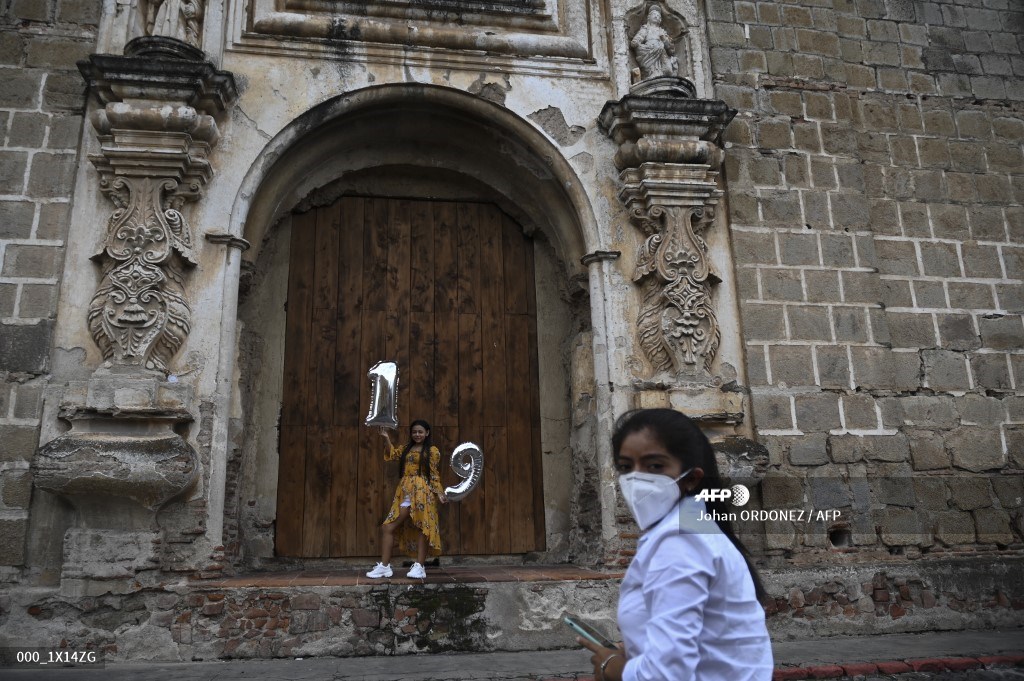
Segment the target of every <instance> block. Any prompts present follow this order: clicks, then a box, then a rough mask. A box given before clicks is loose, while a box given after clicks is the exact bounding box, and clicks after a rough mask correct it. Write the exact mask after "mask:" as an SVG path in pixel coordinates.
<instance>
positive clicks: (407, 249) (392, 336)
mask: <svg viewBox="0 0 1024 681" xmlns="http://www.w3.org/2000/svg"><path fill="white" fill-rule="evenodd" d="M388 222H389V229H388V235H389V236H388V242H387V244H388V256H387V257H388V284H387V301H388V316H387V319H388V329H387V335H386V343H385V348H384V356H383V357H382V359H385V358H386V359H387V360H388V361H392V362H395V363H396V364H397V365H398V376H399V379H398V390H399V395H398V397H399V399H398V400H397V407H398V413H397V415H398V422H399V424H401V427H400V430H407V428H408V426H409V424H410V423H411V422H412V420H413V419H417V418H422V417H421V416H419V415H418V414H413V413H411V410H410V408H409V399H408V398H407V397H406V396H407V395H409V389H410V387H412V385H411V383H410V381H411V379H412V373H411V372H410V371H409V362H410V357H409V325H410V319H409V297H410V290H409V287H410V284H411V279H410V276H411V268H410V263H409V259H410V253H411V235H410V228H411V217H410V205H409V201H404V200H397V201H389V202H388Z"/></svg>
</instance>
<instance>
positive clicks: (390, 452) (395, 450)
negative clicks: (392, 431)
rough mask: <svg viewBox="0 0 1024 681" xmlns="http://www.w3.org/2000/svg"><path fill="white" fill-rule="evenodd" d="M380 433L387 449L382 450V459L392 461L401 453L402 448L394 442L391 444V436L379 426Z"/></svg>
mask: <svg viewBox="0 0 1024 681" xmlns="http://www.w3.org/2000/svg"><path fill="white" fill-rule="evenodd" d="M380 434H381V435H382V436H383V437H384V442H385V443H386V445H385V446H386V447H387V450H386V451H385V452H384V460H385V461H393V460H395V459H397V458H398V457H400V456H401V455H402V448H401V447H396V446H395V445H394V444H392V442H391V436H390V435H388V431H387V430H385V429H384V428H381V429H380Z"/></svg>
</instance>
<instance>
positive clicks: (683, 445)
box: [612, 409, 765, 599]
mask: <svg viewBox="0 0 1024 681" xmlns="http://www.w3.org/2000/svg"><path fill="white" fill-rule="evenodd" d="M643 430H648V431H650V433H651V435H652V436H653V437H654V438H655V439H656V440H657V441H658V442H660V443H661V444H662V446H663V447H664V448H665V449H666V450H667V451H668V453H669V454H671V455H672V456H674V457H675V458H677V459H679V461H681V462H682V464H683V470H686V469H689V468H701V469H703V470H704V477H703V478H702V479H701V481H700V483H699V484H698V485H697V486H696V487H695V488H694V489H693V490H691V493H696V492H699V491H700V490H702V489H705V488H707V489H722V488H724V487H726V484H725V482H723V481H722V476H721V474H720V473H719V472H718V461H717V460H716V459H715V450H714V448H713V447H712V446H711V441H710V440H708V437H707V435H705V434H704V432H703V431H702V430H701V429H700V428H698V427H697V424H695V423H694V422H693V421H691V420H690V418H689V417H688V416H686V414H683V413H681V412H678V411H676V410H674V409H637V410H634V411H630V412H627V413H625V414H623V415H622V416H621V417H619V420H618V421H617V422H616V423H615V432H614V434H612V451H613V452H614V455H615V458H618V456H619V450H620V449H621V448H622V442H623V441H624V440H625V439H626V437H627V436H628V435H631V434H633V433H638V432H640V431H643ZM706 503H707V507H708V511H711V512H712V513H713V514H714V517H715V522H716V523H718V527H719V528H720V529H721V530H722V534H724V535H725V536H726V537H728V538H729V541H731V542H732V543H733V545H734V546H735V547H736V548H737V550H739V552H740V555H742V556H743V560H745V561H746V563H747V568H749V570H750V577H751V578H752V579H753V580H754V590H755V591H756V593H757V597H758V599H761V598H762V597H764V595H765V590H764V585H763V584H762V583H761V577H760V575H758V574H757V570H756V569H755V568H754V565H753V563H751V562H750V552H749V551H747V547H746V546H744V545H743V542H742V541H740V539H739V537H737V536H736V533H735V532H734V531H733V529H732V523H731V522H729V521H728V520H727V518H728V515H727V514H728V513H730V510H729V509H728V508H727V507H726V505H725V501H708V502H706Z"/></svg>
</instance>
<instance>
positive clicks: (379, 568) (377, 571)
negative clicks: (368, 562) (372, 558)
mask: <svg viewBox="0 0 1024 681" xmlns="http://www.w3.org/2000/svg"><path fill="white" fill-rule="evenodd" d="M421 569H422V568H421ZM392 574H394V573H393V572H392V571H391V564H390V563H389V564H387V565H385V564H384V563H377V565H376V567H374V568H373V569H372V570H370V571H369V572H367V573H366V576H367V577H369V578H370V579H380V578H381V577H390V576H391V575H392Z"/></svg>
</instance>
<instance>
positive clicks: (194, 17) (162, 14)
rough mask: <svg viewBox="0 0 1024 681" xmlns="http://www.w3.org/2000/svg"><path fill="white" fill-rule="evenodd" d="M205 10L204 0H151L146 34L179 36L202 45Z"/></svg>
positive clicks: (188, 41) (147, 10) (189, 42)
mask: <svg viewBox="0 0 1024 681" xmlns="http://www.w3.org/2000/svg"><path fill="white" fill-rule="evenodd" d="M203 10H204V8H203V0H150V2H149V4H148V5H147V8H146V35H150V36H163V37H165V38H177V39H178V40H182V41H184V42H186V43H188V44H189V45H193V46H195V47H200V38H201V33H202V27H203Z"/></svg>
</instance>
